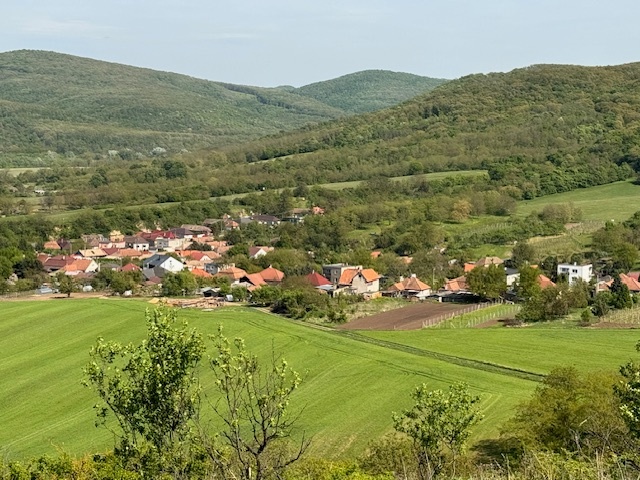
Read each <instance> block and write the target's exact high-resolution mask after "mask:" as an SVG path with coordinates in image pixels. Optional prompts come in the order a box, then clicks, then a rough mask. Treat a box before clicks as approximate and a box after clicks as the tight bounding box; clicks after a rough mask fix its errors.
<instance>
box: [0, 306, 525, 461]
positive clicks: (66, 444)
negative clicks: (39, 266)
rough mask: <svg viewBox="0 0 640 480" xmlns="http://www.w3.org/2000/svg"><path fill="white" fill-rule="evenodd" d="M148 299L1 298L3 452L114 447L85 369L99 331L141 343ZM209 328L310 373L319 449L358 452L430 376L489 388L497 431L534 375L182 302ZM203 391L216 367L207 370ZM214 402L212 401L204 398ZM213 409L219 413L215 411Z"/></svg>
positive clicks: (486, 428) (486, 406) (308, 414)
mask: <svg viewBox="0 0 640 480" xmlns="http://www.w3.org/2000/svg"><path fill="white" fill-rule="evenodd" d="M147 306H149V305H148V304H147V303H146V302H142V301H136V300H131V301H123V300H115V299H114V300H97V299H93V300H76V299H71V300H64V299H60V300H51V301H31V302H30V301H24V302H22V301H21V302H5V303H2V305H1V308H2V313H3V314H2V316H1V318H0V351H2V352H3V353H2V358H1V359H0V405H2V409H0V455H1V456H2V457H5V458H6V457H9V458H16V457H24V456H28V455H35V454H44V453H47V452H48V453H54V452H55V449H56V448H61V449H63V450H64V451H65V452H70V453H74V454H79V453H85V452H96V451H101V450H104V449H107V448H109V447H110V446H112V444H113V443H112V442H113V439H112V437H111V436H110V434H109V432H107V431H105V430H100V429H96V428H95V426H94V420H95V414H94V412H93V409H92V406H93V405H94V404H95V403H96V401H97V398H96V396H95V395H94V394H93V393H92V392H91V391H90V390H89V389H87V388H85V387H83V386H82V385H81V380H82V367H83V366H84V365H85V364H86V363H87V362H88V360H89V349H90V347H91V346H92V345H93V344H94V343H95V340H96V338H97V337H98V336H103V337H104V338H105V339H108V340H117V341H122V342H129V341H135V342H138V341H139V340H140V339H142V337H143V336H144V331H145V324H144V310H145V308H146V307H147ZM179 318H181V319H187V320H188V321H189V323H190V325H191V326H193V327H195V328H197V329H198V330H199V331H200V332H201V333H202V334H203V335H206V334H210V333H214V332H215V331H216V329H217V326H218V324H219V323H223V324H224V327H225V332H226V335H227V336H229V337H230V338H233V337H235V336H240V337H242V338H244V339H245V340H246V343H247V347H248V348H249V349H250V350H252V351H253V352H255V353H256V354H258V355H260V356H263V358H264V357H268V356H269V355H271V353H272V349H274V350H275V352H277V353H282V355H283V356H284V357H285V358H286V359H287V361H288V363H289V364H290V365H291V366H292V367H293V368H295V369H296V370H298V371H299V372H300V373H301V374H302V376H303V383H302V384H301V387H300V389H299V390H298V391H297V392H296V395H295V397H294V399H293V403H292V406H294V405H295V406H298V407H300V408H304V410H303V412H302V414H301V417H300V426H301V428H302V429H304V430H306V433H307V434H308V435H312V436H313V444H312V450H313V452H312V453H313V454H314V455H321V456H326V457H329V458H336V457H344V456H349V455H354V454H357V453H360V452H362V451H363V450H364V448H365V447H366V445H367V444H368V442H369V441H370V440H372V439H375V438H377V437H379V436H381V435H383V434H384V433H385V432H388V431H391V430H392V425H391V413H392V412H393V411H399V410H401V409H402V408H406V407H407V406H408V405H409V402H410V398H409V392H410V391H411V390H412V389H413V388H414V387H415V386H416V385H418V384H420V383H422V382H426V383H427V384H429V386H431V387H433V388H446V387H447V386H448V385H450V384H452V383H455V382H458V381H465V382H468V383H469V385H470V387H471V389H472V390H473V392H474V393H477V394H480V395H481V396H482V400H483V402H482V409H483V413H484V414H485V420H484V421H483V423H482V424H481V425H479V426H478V427H477V428H476V429H475V433H476V438H478V437H486V436H489V435H495V434H496V433H497V432H498V428H499V426H500V425H501V424H502V423H503V422H504V421H505V420H506V419H507V418H508V417H509V416H510V415H511V412H512V408H513V406H514V405H515V404H516V403H517V402H518V401H519V400H521V399H523V398H526V396H527V395H528V394H529V393H530V392H531V391H532V390H533V388H534V387H535V385H536V383H535V382H532V381H527V380H523V379H520V378H518V377H513V376H510V375H505V374H497V373H492V372H489V371H485V370H483V369H477V368H468V367H462V366H459V365H453V364H450V363H446V362H443V361H438V360H435V359H430V358H425V357H423V356H418V355H413V354H411V353H407V352H403V351H398V350H395V349H389V348H385V347H382V346H377V345H372V344H369V343H364V342H360V341H357V340H354V339H351V338H347V337H344V336H342V335H339V334H336V333H332V332H327V331H319V330H316V329H313V328H310V327H308V326H305V325H301V324H297V323H293V322H290V321H287V320H284V319H282V318H279V317H276V316H273V315H267V314H264V313H261V312H257V311H254V310H248V309H243V308H225V309H220V310H217V311H214V312H202V311H193V310H191V311H185V310H182V311H180V312H179ZM201 380H202V383H203V388H204V392H205V394H207V393H209V392H211V391H212V388H211V387H212V381H213V380H212V377H211V375H210V372H209V371H208V370H207V369H206V368H203V370H202V372H201ZM206 403H207V402H203V405H204V404H206ZM206 416H209V415H206Z"/></svg>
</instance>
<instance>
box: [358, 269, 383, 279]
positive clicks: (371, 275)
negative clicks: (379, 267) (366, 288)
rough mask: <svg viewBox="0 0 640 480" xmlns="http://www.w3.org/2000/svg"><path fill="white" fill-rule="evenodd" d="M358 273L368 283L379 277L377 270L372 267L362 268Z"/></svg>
mask: <svg viewBox="0 0 640 480" xmlns="http://www.w3.org/2000/svg"><path fill="white" fill-rule="evenodd" d="M360 273H361V274H362V276H363V277H364V279H365V280H366V281H367V282H368V283H371V282H375V281H376V280H378V279H379V278H380V275H378V272H376V271H375V270H374V269H373V268H365V269H364V270H361V271H360Z"/></svg>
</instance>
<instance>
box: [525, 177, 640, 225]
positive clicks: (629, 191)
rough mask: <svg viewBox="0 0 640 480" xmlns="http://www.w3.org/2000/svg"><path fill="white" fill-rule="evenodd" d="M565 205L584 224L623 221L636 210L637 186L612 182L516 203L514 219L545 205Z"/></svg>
mask: <svg viewBox="0 0 640 480" xmlns="http://www.w3.org/2000/svg"><path fill="white" fill-rule="evenodd" d="M568 202H572V203H573V204H574V205H575V206H576V207H578V208H580V209H581V210H582V213H583V219H584V220H603V221H606V220H617V221H620V220H626V219H627V218H629V217H630V216H631V215H633V214H634V213H635V212H637V211H638V210H640V186H639V185H634V184H633V183H632V182H631V181H627V182H615V183H610V184H608V185H599V186H597V187H590V188H581V189H578V190H573V191H571V192H565V193H558V194H556V195H547V196H545V197H539V198H535V199H533V200H527V201H524V202H520V204H519V205H518V215H522V216H525V215H528V214H529V213H531V212H532V211H534V210H537V211H541V210H542V209H543V208H544V207H545V206H546V205H549V204H554V203H568Z"/></svg>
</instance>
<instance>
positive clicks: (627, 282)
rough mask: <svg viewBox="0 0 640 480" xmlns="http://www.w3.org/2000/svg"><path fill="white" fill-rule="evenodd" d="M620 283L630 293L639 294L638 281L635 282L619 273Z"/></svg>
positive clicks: (639, 286) (633, 279)
mask: <svg viewBox="0 0 640 480" xmlns="http://www.w3.org/2000/svg"><path fill="white" fill-rule="evenodd" d="M620 281H621V282H622V283H623V284H625V285H626V286H627V287H628V288H629V291H630V292H640V282H638V280H636V279H635V278H633V277H630V276H629V275H625V274H624V273H621V274H620Z"/></svg>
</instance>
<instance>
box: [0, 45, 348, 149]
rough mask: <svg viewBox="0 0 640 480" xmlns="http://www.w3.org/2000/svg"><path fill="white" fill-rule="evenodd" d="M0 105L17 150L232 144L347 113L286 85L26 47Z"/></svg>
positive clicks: (9, 59) (5, 70)
mask: <svg viewBox="0 0 640 480" xmlns="http://www.w3.org/2000/svg"><path fill="white" fill-rule="evenodd" d="M0 111H2V112H3V118H4V119H5V122H4V132H3V133H2V137H1V138H2V139H3V140H4V142H5V145H6V146H7V147H9V146H11V148H12V149H13V150H12V151H22V150H24V149H27V151H29V150H32V151H41V150H43V149H44V150H47V149H52V150H56V148H58V147H63V148H64V149H66V150H74V151H76V152H78V151H83V150H87V149H88V150H93V151H101V152H103V153H105V152H106V149H109V148H112V149H116V150H118V149H123V148H125V147H130V148H132V149H134V150H142V151H149V150H150V149H151V148H153V147H154V146H163V147H166V148H169V149H170V150H174V151H175V150H179V149H180V148H194V147H204V146H214V145H222V144H227V143H230V142H237V141H243V140H247V139H250V138H256V137H258V136H260V135H267V134H270V133H276V132H279V131H281V130H286V129H293V128H298V127H300V126H302V125H305V124H308V123H312V122H319V121H324V120H328V119H332V118H337V117H339V116H342V115H344V112H342V111H341V110H338V109H335V108H333V107H331V106H328V105H325V104H322V103H321V102H318V101H316V100H314V99H312V98H309V97H303V96H300V95H297V94H295V93H289V92H286V91H282V90H278V89H265V88H259V87H244V86H238V85H228V84H222V83H218V82H211V81H207V80H200V79H196V78H192V77H188V76H185V75H178V74H174V73H167V72H159V71H155V70H149V69H143V68H136V67H130V66H125V65H119V64H114V63H107V62H101V61H97V60H91V59H87V58H81V57H74V56H71V55H63V54H58V53H53V52H42V51H24V50H23V51H15V52H6V53H2V54H0Z"/></svg>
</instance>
